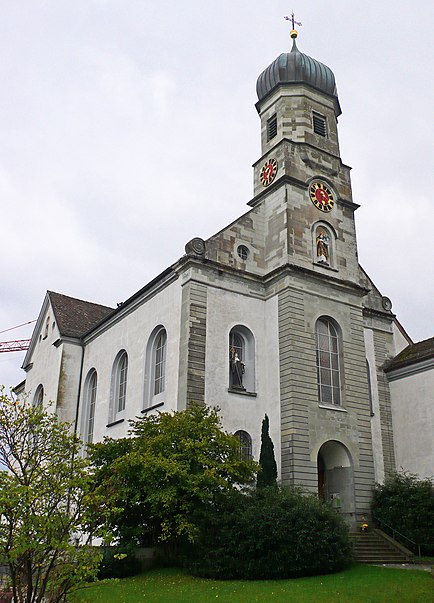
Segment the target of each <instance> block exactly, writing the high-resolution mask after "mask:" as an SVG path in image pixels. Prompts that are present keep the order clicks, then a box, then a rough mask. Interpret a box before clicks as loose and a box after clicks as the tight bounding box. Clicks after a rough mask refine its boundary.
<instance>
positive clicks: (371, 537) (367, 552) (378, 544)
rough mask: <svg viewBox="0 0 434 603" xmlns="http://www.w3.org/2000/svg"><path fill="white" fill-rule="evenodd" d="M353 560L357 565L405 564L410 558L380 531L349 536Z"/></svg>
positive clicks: (408, 554)
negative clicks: (351, 542) (352, 548)
mask: <svg viewBox="0 0 434 603" xmlns="http://www.w3.org/2000/svg"><path fill="white" fill-rule="evenodd" d="M351 536H352V540H353V547H354V558H355V560H356V561H358V562H359V563H405V562H407V561H408V560H409V558H410V557H411V553H410V551H407V550H406V549H404V548H403V547H401V546H400V545H398V544H396V543H395V542H394V541H393V540H392V539H390V538H388V537H387V536H386V535H385V534H383V533H382V532H381V531H380V530H376V529H374V530H370V531H369V532H354V533H353V534H351Z"/></svg>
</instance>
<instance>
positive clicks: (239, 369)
mask: <svg viewBox="0 0 434 603" xmlns="http://www.w3.org/2000/svg"><path fill="white" fill-rule="evenodd" d="M229 365H230V371H231V377H232V378H231V387H232V388H234V389H241V390H243V391H245V389H246V388H245V387H244V386H243V375H244V362H241V360H240V357H239V356H238V353H237V351H236V350H235V348H234V347H233V346H231V347H230V349H229Z"/></svg>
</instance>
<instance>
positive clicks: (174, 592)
mask: <svg viewBox="0 0 434 603" xmlns="http://www.w3.org/2000/svg"><path fill="white" fill-rule="evenodd" d="M69 600H70V601H71V603H138V602H139V601H140V602H142V601H143V602H145V603H147V602H148V603H178V602H182V603H207V602H208V601H215V600H218V601H219V602H220V603H223V602H224V603H229V602H230V603H236V602H238V601H243V602H245V603H252V602H253V601H264V602H265V601H272V602H279V603H288V602H289V603H329V602H330V603H346V602H348V603H383V602H384V603H385V602H388V603H389V602H393V603H434V580H433V578H432V576H431V574H430V573H428V572H423V571H420V570H404V569H391V568H383V567H372V566H364V565H354V566H353V567H352V568H351V569H349V570H346V571H344V572H341V573H339V574H331V575H327V576H315V577H314V578H299V579H295V580H264V581H262V580H261V581H260V580H258V581H249V582H247V581H246V582H242V581H232V580H231V581H227V582H220V581H218V582H217V581H215V580H203V579H200V578H192V577H191V576H187V575H185V574H184V573H182V572H181V571H179V570H175V569H156V570H151V571H149V572H148V573H146V574H142V575H140V576H136V577H134V578H125V579H123V580H107V581H105V582H104V583H100V584H99V585H98V586H91V587H86V588H84V589H80V590H79V591H77V592H76V593H74V594H73V595H71V597H70V599H69Z"/></svg>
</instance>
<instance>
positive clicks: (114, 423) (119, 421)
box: [106, 419, 125, 427]
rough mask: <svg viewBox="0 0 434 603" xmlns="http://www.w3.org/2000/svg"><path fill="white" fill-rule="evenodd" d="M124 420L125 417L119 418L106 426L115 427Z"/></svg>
mask: <svg viewBox="0 0 434 603" xmlns="http://www.w3.org/2000/svg"><path fill="white" fill-rule="evenodd" d="M124 421H125V419H118V420H117V421H112V422H111V423H108V424H107V425H106V427H113V426H114V425H119V423H123V422H124Z"/></svg>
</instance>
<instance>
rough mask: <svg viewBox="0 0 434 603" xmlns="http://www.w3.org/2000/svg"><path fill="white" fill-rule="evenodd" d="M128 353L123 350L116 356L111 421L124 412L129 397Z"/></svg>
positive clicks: (113, 372)
mask: <svg viewBox="0 0 434 603" xmlns="http://www.w3.org/2000/svg"><path fill="white" fill-rule="evenodd" d="M127 377H128V354H127V353H126V351H125V350H121V351H120V352H119V354H118V355H117V356H116V360H115V361H114V364H113V371H112V385H111V396H110V398H111V399H110V419H109V420H110V421H116V420H117V419H119V418H122V417H120V416H119V415H120V414H121V413H123V412H124V410H125V406H126V399H127Z"/></svg>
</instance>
